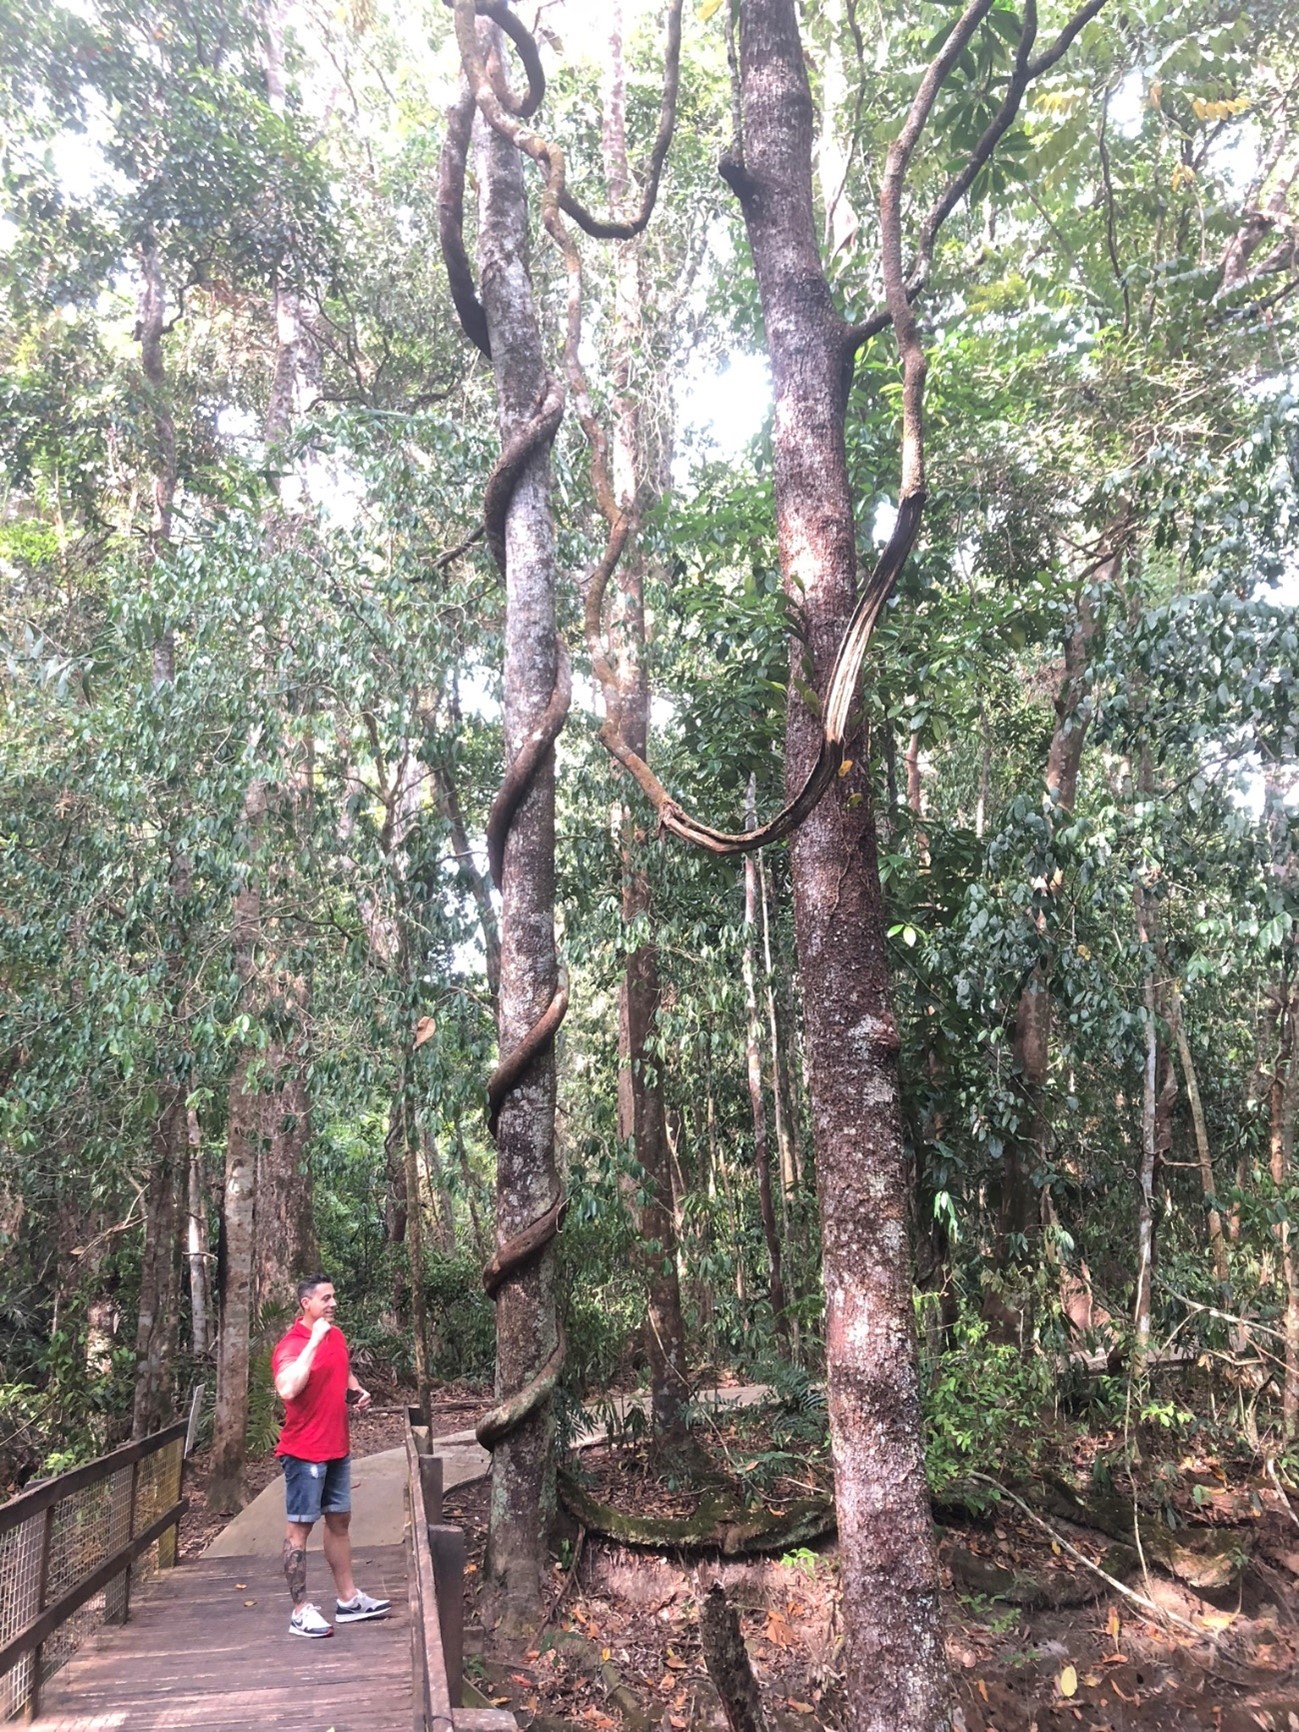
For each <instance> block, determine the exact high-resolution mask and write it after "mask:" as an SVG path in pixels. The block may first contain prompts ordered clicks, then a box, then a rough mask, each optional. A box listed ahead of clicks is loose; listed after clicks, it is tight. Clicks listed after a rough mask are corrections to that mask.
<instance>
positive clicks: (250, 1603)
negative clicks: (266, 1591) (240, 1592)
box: [244, 1600, 257, 1606]
mask: <svg viewBox="0 0 1299 1732" xmlns="http://www.w3.org/2000/svg"><path fill="white" fill-rule="evenodd" d="M244 1604H245V1605H246V1606H255V1605H256V1604H257V1601H256V1600H245V1601H244Z"/></svg>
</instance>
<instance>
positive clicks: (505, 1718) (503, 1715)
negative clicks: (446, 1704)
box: [452, 1708, 519, 1732]
mask: <svg viewBox="0 0 1299 1732" xmlns="http://www.w3.org/2000/svg"><path fill="white" fill-rule="evenodd" d="M452 1720H453V1722H454V1725H455V1729H456V1732H519V1722H518V1721H517V1720H516V1719H515V1718H514V1716H513V1714H511V1713H510V1711H509V1709H508V1708H457V1709H456V1711H455V1713H454V1715H453V1716H452Z"/></svg>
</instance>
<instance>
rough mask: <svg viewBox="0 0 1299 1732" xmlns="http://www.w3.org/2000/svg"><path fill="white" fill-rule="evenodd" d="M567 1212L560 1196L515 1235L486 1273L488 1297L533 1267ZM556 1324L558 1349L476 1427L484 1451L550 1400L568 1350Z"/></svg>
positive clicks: (559, 1323) (559, 1324) (565, 1200)
mask: <svg viewBox="0 0 1299 1732" xmlns="http://www.w3.org/2000/svg"><path fill="white" fill-rule="evenodd" d="M567 1212H568V1198H567V1197H560V1198H559V1199H558V1200H557V1201H556V1202H554V1203H552V1204H551V1206H550V1208H549V1209H547V1210H546V1212H545V1214H544V1215H540V1216H538V1218H537V1219H536V1220H535V1221H534V1222H533V1223H532V1225H531V1226H529V1227H525V1228H524V1230H523V1231H522V1232H521V1233H516V1234H515V1236H514V1238H513V1239H511V1240H510V1241H509V1243H508V1244H506V1245H502V1246H501V1247H500V1249H499V1250H498V1251H497V1253H496V1255H495V1256H494V1257H493V1258H492V1260H491V1262H490V1263H488V1265H487V1267H486V1268H485V1269H484V1270H483V1287H484V1290H485V1291H486V1293H487V1295H488V1297H489V1298H491V1299H494V1298H495V1297H496V1295H497V1293H498V1291H499V1290H500V1288H501V1287H503V1286H504V1285H505V1283H506V1282H507V1281H508V1280H510V1279H512V1278H513V1277H515V1276H517V1275H522V1274H523V1273H524V1271H525V1270H527V1269H529V1268H531V1266H532V1265H533V1264H534V1263H535V1262H536V1261H537V1259H538V1258H539V1257H540V1256H541V1255H542V1253H543V1252H544V1251H545V1250H546V1248H547V1247H548V1246H549V1245H550V1243H551V1242H552V1240H553V1239H554V1238H555V1235H556V1234H557V1233H558V1232H559V1229H560V1228H561V1227H562V1226H563V1224H564V1216H565V1214H566V1213H567ZM556 1325H557V1336H556V1341H555V1350H554V1352H553V1353H552V1354H551V1355H550V1357H549V1359H547V1361H546V1363H545V1364H544V1365H543V1366H542V1367H541V1369H540V1371H538V1372H537V1374H536V1375H535V1376H534V1377H531V1378H529V1380H528V1382H527V1383H525V1384H524V1386H523V1388H522V1389H520V1390H518V1391H517V1392H516V1393H515V1394H514V1395H510V1396H507V1397H506V1399H505V1400H504V1401H500V1402H498V1403H497V1404H496V1406H495V1407H492V1408H489V1409H488V1411H487V1412H486V1413H485V1414H484V1415H483V1417H482V1418H481V1419H480V1420H479V1421H478V1424H477V1425H476V1426H475V1427H474V1435H475V1436H476V1437H477V1439H478V1441H479V1443H480V1444H482V1446H483V1448H484V1449H495V1447H496V1445H497V1444H498V1443H500V1442H501V1441H502V1439H504V1438H506V1437H508V1436H509V1435H510V1433H511V1432H512V1431H517V1430H518V1428H519V1427H520V1426H521V1425H522V1424H523V1422H524V1420H525V1419H527V1418H528V1417H529V1416H530V1415H531V1414H533V1413H535V1412H536V1410H537V1409H538V1408H539V1407H540V1406H541V1404H542V1403H543V1402H544V1401H546V1400H547V1399H548V1398H549V1397H550V1395H551V1393H552V1391H553V1390H554V1387H555V1384H556V1383H557V1382H558V1380H559V1373H560V1371H561V1370H562V1369H563V1365H564V1355H565V1352H566V1350H567V1343H566V1341H565V1339H564V1324H563V1320H562V1318H558V1317H557V1318H556Z"/></svg>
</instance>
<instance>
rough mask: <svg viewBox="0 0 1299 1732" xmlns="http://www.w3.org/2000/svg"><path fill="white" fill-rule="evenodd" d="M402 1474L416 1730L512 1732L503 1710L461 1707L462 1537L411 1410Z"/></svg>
mask: <svg viewBox="0 0 1299 1732" xmlns="http://www.w3.org/2000/svg"><path fill="white" fill-rule="evenodd" d="M406 1474H407V1492H408V1496H409V1499H410V1529H409V1543H410V1559H409V1566H410V1568H409V1580H410V1612H411V1617H410V1628H411V1658H412V1662H413V1666H414V1681H415V1729H416V1732H517V1727H518V1722H517V1721H516V1720H515V1718H514V1716H513V1714H510V1713H507V1712H506V1711H505V1710H504V1709H501V1708H472V1707H466V1706H465V1703H464V1697H465V1682H464V1628H465V1624H464V1592H465V1536H464V1534H463V1533H462V1532H461V1530H460V1529H459V1528H458V1527H453V1526H451V1524H450V1523H447V1522H444V1521H443V1520H442V1458H441V1456H439V1455H434V1454H433V1453H432V1451H431V1449H430V1444H429V1433H428V1429H427V1427H426V1426H423V1425H421V1424H420V1411H419V1409H418V1408H417V1407H412V1408H411V1409H410V1410H409V1411H408V1414H407V1420H406Z"/></svg>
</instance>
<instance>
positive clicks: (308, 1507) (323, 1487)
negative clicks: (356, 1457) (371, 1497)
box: [280, 1455, 352, 1527]
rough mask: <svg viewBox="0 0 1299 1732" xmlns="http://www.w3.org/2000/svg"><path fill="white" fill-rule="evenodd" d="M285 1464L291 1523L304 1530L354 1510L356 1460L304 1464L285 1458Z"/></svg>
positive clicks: (287, 1512)
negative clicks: (353, 1470)
mask: <svg viewBox="0 0 1299 1732" xmlns="http://www.w3.org/2000/svg"><path fill="white" fill-rule="evenodd" d="M280 1460H281V1461H282V1462H283V1463H284V1508H285V1516H286V1519H287V1520H288V1521H291V1522H299V1523H301V1524H302V1525H303V1526H304V1527H305V1526H307V1525H309V1524H310V1523H311V1522H314V1521H318V1520H319V1519H320V1517H321V1516H322V1515H344V1514H346V1512H347V1511H348V1510H350V1509H351V1507H352V1458H351V1456H350V1455H343V1456H340V1457H339V1458H338V1460H337V1461H300V1460H299V1459H298V1457H297V1456H296V1455H282V1456H281V1457H280Z"/></svg>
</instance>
